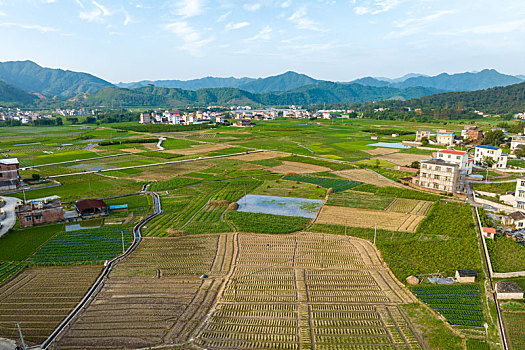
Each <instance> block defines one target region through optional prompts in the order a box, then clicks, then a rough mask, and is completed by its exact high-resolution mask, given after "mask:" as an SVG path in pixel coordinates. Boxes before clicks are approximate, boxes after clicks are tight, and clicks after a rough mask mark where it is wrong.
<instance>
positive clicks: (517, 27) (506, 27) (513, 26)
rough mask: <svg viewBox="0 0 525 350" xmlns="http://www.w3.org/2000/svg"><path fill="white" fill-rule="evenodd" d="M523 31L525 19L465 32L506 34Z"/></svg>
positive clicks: (478, 27) (524, 29) (484, 26)
mask: <svg viewBox="0 0 525 350" xmlns="http://www.w3.org/2000/svg"><path fill="white" fill-rule="evenodd" d="M523 31H525V19H521V20H517V21H510V22H502V23H495V24H488V25H482V26H477V27H474V28H472V29H470V30H467V32H470V33H474V34H506V33H513V32H523Z"/></svg>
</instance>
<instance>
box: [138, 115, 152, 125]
mask: <svg viewBox="0 0 525 350" xmlns="http://www.w3.org/2000/svg"><path fill="white" fill-rule="evenodd" d="M139 123H140V124H149V123H151V114H149V113H140V121H139Z"/></svg>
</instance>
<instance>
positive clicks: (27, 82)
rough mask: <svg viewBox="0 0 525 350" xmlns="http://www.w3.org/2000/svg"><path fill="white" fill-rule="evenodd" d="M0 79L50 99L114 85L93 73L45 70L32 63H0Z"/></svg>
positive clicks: (94, 90) (90, 91)
mask: <svg viewBox="0 0 525 350" xmlns="http://www.w3.org/2000/svg"><path fill="white" fill-rule="evenodd" d="M0 80H3V81H5V82H6V83H7V84H10V85H13V86H15V87H17V88H18V89H21V90H25V91H27V92H37V93H40V94H42V95H44V96H47V97H53V96H59V97H66V98H67V97H72V96H75V95H76V94H79V93H92V92H96V91H98V90H100V89H103V88H105V87H109V86H113V85H112V84H111V83H108V82H107V81H105V80H102V79H100V78H97V77H95V76H94V75H91V74H87V73H78V72H72V71H68V70H62V69H51V68H44V67H41V66H39V65H38V64H36V63H34V62H32V61H23V62H22V61H17V62H0Z"/></svg>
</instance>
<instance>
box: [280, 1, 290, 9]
mask: <svg viewBox="0 0 525 350" xmlns="http://www.w3.org/2000/svg"><path fill="white" fill-rule="evenodd" d="M291 4H292V1H291V0H286V1H284V2H283V3H282V4H281V7H282V8H283V9H285V8H288V7H290V5H291Z"/></svg>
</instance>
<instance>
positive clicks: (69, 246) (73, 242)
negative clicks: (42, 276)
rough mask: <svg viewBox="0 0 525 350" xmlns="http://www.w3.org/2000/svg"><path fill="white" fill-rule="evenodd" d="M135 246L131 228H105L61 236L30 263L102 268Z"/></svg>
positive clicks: (44, 247)
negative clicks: (87, 264) (106, 262)
mask: <svg viewBox="0 0 525 350" xmlns="http://www.w3.org/2000/svg"><path fill="white" fill-rule="evenodd" d="M132 242H133V233H132V232H131V228H130V227H111V226H109V227H108V226H105V227H101V228H95V229H86V230H78V231H69V232H61V233H59V234H57V235H56V236H54V237H53V238H52V239H51V240H49V241H48V242H46V243H45V244H44V245H43V246H42V247H41V248H40V249H38V250H37V251H36V253H35V254H34V255H33V256H32V257H30V258H29V261H30V262H31V263H34V264H52V265H56V264H79V263H90V264H97V263H98V264H100V263H103V262H104V261H105V260H111V259H113V258H114V257H116V256H118V255H120V254H122V253H123V250H126V249H128V247H129V246H130V245H131V243H132ZM123 245H124V247H123Z"/></svg>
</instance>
